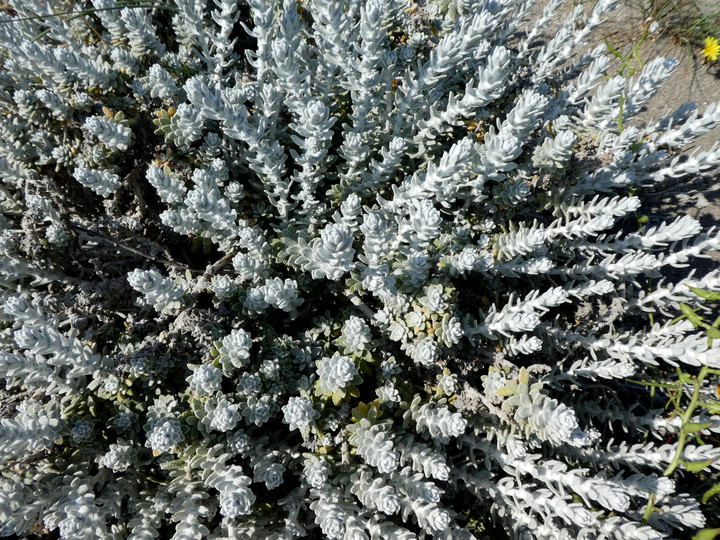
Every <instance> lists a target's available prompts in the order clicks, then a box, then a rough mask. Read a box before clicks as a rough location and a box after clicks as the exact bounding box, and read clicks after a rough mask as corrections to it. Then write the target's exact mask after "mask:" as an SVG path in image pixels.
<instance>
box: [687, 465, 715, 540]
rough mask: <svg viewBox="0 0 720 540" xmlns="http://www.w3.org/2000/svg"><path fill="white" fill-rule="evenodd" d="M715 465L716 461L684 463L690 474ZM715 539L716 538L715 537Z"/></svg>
mask: <svg viewBox="0 0 720 540" xmlns="http://www.w3.org/2000/svg"><path fill="white" fill-rule="evenodd" d="M713 463H715V460H714V459H706V460H705V461H685V460H683V461H682V466H683V467H685V470H686V471H688V472H700V471H702V470H703V469H704V468H705V467H708V466H710V465H712V464H713ZM713 538H714V537H713Z"/></svg>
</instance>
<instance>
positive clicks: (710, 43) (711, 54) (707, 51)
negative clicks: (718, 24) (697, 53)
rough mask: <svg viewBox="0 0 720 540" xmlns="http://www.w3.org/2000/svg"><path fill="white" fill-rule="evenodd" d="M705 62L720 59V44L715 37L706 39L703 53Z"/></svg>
mask: <svg viewBox="0 0 720 540" xmlns="http://www.w3.org/2000/svg"><path fill="white" fill-rule="evenodd" d="M702 53H703V56H705V60H707V61H708V62H715V61H717V59H718V58H720V42H719V41H718V40H717V39H715V38H714V37H706V38H705V48H704V49H703V51H702Z"/></svg>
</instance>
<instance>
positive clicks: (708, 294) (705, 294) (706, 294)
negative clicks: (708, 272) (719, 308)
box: [685, 284, 720, 301]
mask: <svg viewBox="0 0 720 540" xmlns="http://www.w3.org/2000/svg"><path fill="white" fill-rule="evenodd" d="M685 286H686V287H687V288H688V289H690V290H691V291H692V292H693V293H695V294H696V295H697V296H699V297H700V298H704V299H705V300H710V301H716V300H720V291H708V290H706V289H698V288H697V287H691V286H690V285H687V284H685Z"/></svg>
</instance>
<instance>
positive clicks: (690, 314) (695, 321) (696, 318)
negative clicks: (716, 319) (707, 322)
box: [680, 302, 703, 326]
mask: <svg viewBox="0 0 720 540" xmlns="http://www.w3.org/2000/svg"><path fill="white" fill-rule="evenodd" d="M680 311H682V312H683V315H685V316H686V317H687V319H688V321H690V322H691V323H692V325H693V326H698V325H699V324H700V323H701V322H703V318H702V317H701V316H700V315H698V314H697V313H695V310H694V309H693V308H691V307H690V306H688V305H687V304H685V303H684V302H683V303H681V304H680Z"/></svg>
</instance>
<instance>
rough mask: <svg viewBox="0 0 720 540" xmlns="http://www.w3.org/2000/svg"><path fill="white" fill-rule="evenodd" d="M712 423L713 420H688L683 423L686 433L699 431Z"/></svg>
mask: <svg viewBox="0 0 720 540" xmlns="http://www.w3.org/2000/svg"><path fill="white" fill-rule="evenodd" d="M712 425H713V423H712V422H688V423H687V424H685V425H683V429H685V433H699V432H701V431H702V430H703V429H707V428H709V427H710V426H712Z"/></svg>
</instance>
